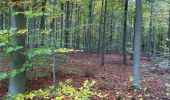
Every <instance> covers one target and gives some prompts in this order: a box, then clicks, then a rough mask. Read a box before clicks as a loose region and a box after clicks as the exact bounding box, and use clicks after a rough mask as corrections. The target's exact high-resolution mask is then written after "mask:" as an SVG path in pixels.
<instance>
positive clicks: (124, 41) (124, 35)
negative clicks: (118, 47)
mask: <svg viewBox="0 0 170 100" xmlns="http://www.w3.org/2000/svg"><path fill="white" fill-rule="evenodd" d="M127 12H128V0H125V9H124V29H123V41H122V42H123V44H122V46H123V47H122V49H123V64H124V65H126V63H127V58H126V38H127Z"/></svg>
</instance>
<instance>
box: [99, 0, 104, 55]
mask: <svg viewBox="0 0 170 100" xmlns="http://www.w3.org/2000/svg"><path fill="white" fill-rule="evenodd" d="M103 5H104V0H102V7H101V14H100V21H99V39H98V55H99V54H100V47H101V33H102V25H103Z"/></svg>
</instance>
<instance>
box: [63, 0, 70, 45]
mask: <svg viewBox="0 0 170 100" xmlns="http://www.w3.org/2000/svg"><path fill="white" fill-rule="evenodd" d="M65 18H66V19H65V27H66V29H65V44H64V47H65V48H68V47H69V45H68V43H69V25H70V24H69V22H70V21H69V19H70V1H67V2H66V17H65Z"/></svg>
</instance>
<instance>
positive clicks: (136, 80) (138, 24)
mask: <svg viewBox="0 0 170 100" xmlns="http://www.w3.org/2000/svg"><path fill="white" fill-rule="evenodd" d="M135 19H136V20H135V40H134V53H133V58H134V60H133V86H134V87H135V88H137V89H139V88H140V87H141V79H140V51H141V33H142V9H141V0H136V16H135Z"/></svg>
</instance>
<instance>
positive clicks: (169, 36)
mask: <svg viewBox="0 0 170 100" xmlns="http://www.w3.org/2000/svg"><path fill="white" fill-rule="evenodd" d="M168 47H169V53H170V10H169V25H168ZM168 65H169V66H170V56H169V64H168Z"/></svg>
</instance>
